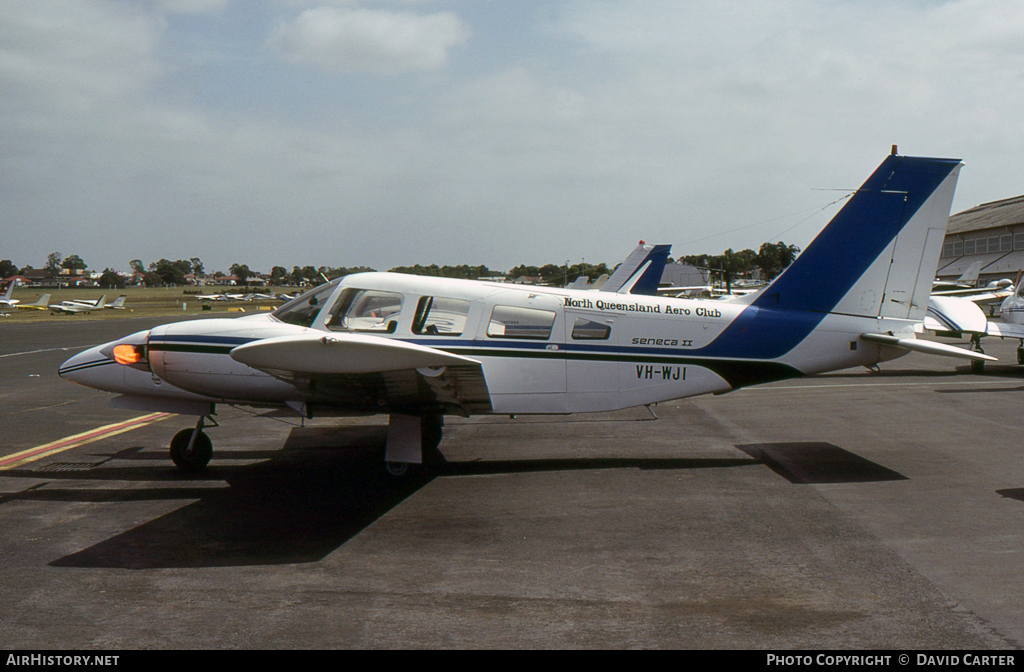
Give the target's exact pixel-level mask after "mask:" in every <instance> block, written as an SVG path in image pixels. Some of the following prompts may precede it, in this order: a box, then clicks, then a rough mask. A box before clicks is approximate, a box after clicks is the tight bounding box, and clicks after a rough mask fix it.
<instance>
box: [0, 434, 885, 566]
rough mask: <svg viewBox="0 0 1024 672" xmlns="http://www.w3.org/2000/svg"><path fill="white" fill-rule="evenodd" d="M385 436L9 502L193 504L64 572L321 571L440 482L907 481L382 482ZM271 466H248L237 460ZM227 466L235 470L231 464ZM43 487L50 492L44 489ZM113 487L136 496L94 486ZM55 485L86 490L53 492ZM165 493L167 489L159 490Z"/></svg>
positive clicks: (127, 461) (839, 465)
mask: <svg viewBox="0 0 1024 672" xmlns="http://www.w3.org/2000/svg"><path fill="white" fill-rule="evenodd" d="M386 432H387V428H386V427H378V426H355V427H353V426H348V427H326V428H303V429H299V428H296V429H294V430H292V432H291V434H290V435H289V437H288V439H287V440H286V442H285V444H284V446H283V447H282V448H281V449H279V450H268V451H235V450H222V451H220V452H219V453H217V455H216V456H215V462H214V463H213V464H211V466H210V467H209V468H208V469H207V471H206V472H204V473H203V474H202V475H199V476H197V477H194V478H192V479H190V480H185V479H183V477H182V476H181V474H180V473H179V472H177V471H176V470H175V468H174V467H173V466H171V465H170V463H169V460H168V458H166V457H165V456H164V455H163V454H158V453H155V452H152V451H147V452H142V451H143V449H142V448H141V447H135V448H130V449H127V450H123V451H121V452H119V453H116V454H114V455H108V456H106V457H105V458H104V461H102V462H99V463H95V464H89V463H57V464H50V465H45V466H43V467H40V468H37V469H33V470H12V471H7V472H5V476H13V477H24V478H28V479H32V480H33V481H34V483H33V485H31V486H30V487H28V488H26V489H25V490H23V491H21V492H17V493H10V494H7V495H0V505H2V504H3V503H4V502H5V501H11V500H30V501H55V502H109V503H129V504H130V503H132V502H156V501H162V502H167V501H174V500H181V501H182V502H186V504H184V505H183V506H181V507H180V508H177V509H175V510H174V511H171V512H169V513H166V514H164V515H162V516H159V517H157V518H154V519H153V520H151V521H149V522H146V523H143V524H141V525H138V526H137V527H134V528H132V529H129V530H127V531H125V532H123V533H121V534H118V535H116V536H114V537H111V538H109V539H106V540H104V541H101V542H99V543H97V544H95V545H93V546H91V547H89V548H86V549H83V550H81V551H79V552H77V553H73V554H71V555H67V556H65V557H62V558H59V559H58V560H55V561H53V562H52V563H50V564H51V566H55V567H92V568H99V567H102V568H123V569H149V568H173V567H230V566H256V565H274V564H286V563H304V562H317V561H319V560H322V559H323V558H324V557H326V556H327V555H328V554H330V553H331V552H333V551H335V550H336V549H338V548H339V547H340V546H342V545H343V544H345V543H346V542H347V541H348V540H350V539H352V538H353V537H354V536H356V535H357V534H359V532H360V531H362V530H363V529H365V528H366V527H367V526H369V525H370V524H371V523H373V522H374V521H376V520H377V519H379V518H381V517H382V516H384V515H385V514H387V513H388V512H389V511H390V510H392V509H393V508H394V507H396V506H397V505H399V504H400V503H401V502H402V501H404V500H405V499H407V498H408V497H410V496H412V495H413V494H415V493H416V492H417V491H419V490H420V489H421V488H423V487H424V486H426V485H427V484H428V483H430V482H431V481H433V480H434V479H435V478H446V477H461V476H472V475H484V474H488V475H494V474H514V473H532V472H553V471H579V470H594V469H650V470H691V469H721V468H732V467H749V466H756V465H765V466H768V467H769V468H771V469H772V470H773V471H775V472H776V473H778V474H780V475H781V476H783V477H784V478H786V479H788V480H789V481H790V482H792V483H799V484H806V483H856V482H870V481H886V480H899V479H903V478H905V477H904V476H902V475H900V474H898V473H896V472H894V471H891V470H889V469H887V468H885V467H883V466H881V465H878V464H875V463H873V462H870V461H869V460H865V459H864V458H861V457H859V456H857V455H855V454H853V453H850V452H848V451H846V450H843V449H842V448H839V447H838V446H835V445H832V444H829V443H817V442H802V443H774V444H751V445H741V446H737V448H739V449H740V450H741V451H743V452H745V453H746V454H747V455H749V456H750V459H747V458H718V459H702V458H680V459H670V458H666V459H650V458H593V459H586V458H573V459H538V460H502V461H466V462H446V461H444V458H443V456H441V455H440V453H437V454H436V456H435V458H434V459H433V460H431V462H432V463H431V464H430V465H429V466H428V467H427V468H425V469H423V470H421V471H420V472H418V473H416V474H412V475H409V476H406V477H405V478H402V479H393V478H391V477H389V476H387V475H385V473H384V469H383V466H382V465H383V450H384V441H385V436H386ZM232 459H234V460H247V461H251V460H253V459H261V460H263V461H261V462H257V463H248V464H235V465H232V464H230V460H232ZM225 463H227V464H225ZM39 481H43V482H42V483H40V482H39ZM103 481H118V482H120V483H124V482H125V481H128V482H138V483H140V484H142V483H144V484H146V485H139V486H137V487H127V488H126V487H123V486H120V487H116V488H113V487H111V488H103V487H96V486H97V484H100V483H102V482H103ZM54 482H58V483H59V482H65V483H68V484H73V483H76V482H77V483H78V484H80V485H85V486H86V487H68V488H60V487H54ZM161 483H166V485H161Z"/></svg>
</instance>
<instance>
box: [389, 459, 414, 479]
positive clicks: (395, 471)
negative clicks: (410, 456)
mask: <svg viewBox="0 0 1024 672" xmlns="http://www.w3.org/2000/svg"><path fill="white" fill-rule="evenodd" d="M384 469H386V470H387V472H388V476H393V477H394V478H401V477H402V476H405V475H406V474H407V473H409V463H408V462H385V463H384Z"/></svg>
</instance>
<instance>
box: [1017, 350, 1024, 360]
mask: <svg viewBox="0 0 1024 672" xmlns="http://www.w3.org/2000/svg"><path fill="white" fill-rule="evenodd" d="M1017 363H1018V364H1024V348H1017Z"/></svg>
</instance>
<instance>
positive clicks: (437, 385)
mask: <svg viewBox="0 0 1024 672" xmlns="http://www.w3.org/2000/svg"><path fill="white" fill-rule="evenodd" d="M231 358H232V359H234V360H236V361H238V362H241V363H243V364H246V365H248V366H251V367H253V368H254V369H259V370H260V371H263V372H265V373H267V374H269V375H272V376H274V377H275V378H278V379H279V380H283V381H285V382H288V383H290V384H292V385H294V386H295V387H296V388H297V389H299V390H301V391H302V392H303V393H304V395H305V396H306V397H308V398H310V399H311V400H312V401H313V402H314V404H315V402H316V401H317V400H322V401H329V402H331V404H332V405H336V404H339V403H340V404H343V405H345V406H349V407H352V408H353V409H355V410H363V411H372V412H392V413H406V414H410V415H422V414H428V413H451V414H456V415H471V414H477V413H485V412H487V411H490V410H491V399H490V394H489V392H488V390H487V382H486V380H485V378H484V373H483V369H482V367H481V365H480V362H478V361H477V360H475V359H471V358H469V357H462V356H460V355H455V354H451V353H448V352H444V351H442V350H438V349H436V348H429V347H426V346H422V345H416V344H414V343H405V342H403V341H399V340H395V339H388V338H381V337H378V336H370V335H364V334H347V333H343V334H328V335H319V334H304V335H301V336H282V337H277V338H268V339H264V340H261V341H255V342H252V343H246V344H244V345H240V346H238V347H236V348H234V349H233V350H232V351H231Z"/></svg>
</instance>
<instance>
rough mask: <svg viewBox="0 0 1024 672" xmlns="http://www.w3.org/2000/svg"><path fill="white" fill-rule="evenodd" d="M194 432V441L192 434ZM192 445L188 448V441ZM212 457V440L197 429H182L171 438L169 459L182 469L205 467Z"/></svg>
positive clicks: (200, 468) (197, 469)
mask: <svg viewBox="0 0 1024 672" xmlns="http://www.w3.org/2000/svg"><path fill="white" fill-rule="evenodd" d="M193 434H195V435H196V438H195V441H194V442H193V441H192V435H193ZM190 442H192V447H191V448H189V443H190ZM212 457H213V441H211V440H210V437H208V436H207V435H206V432H204V431H203V430H201V429H199V430H196V429H194V428H193V429H183V430H181V431H180V432H178V433H177V434H175V435H174V438H173V439H171V460H173V461H174V464H175V465H177V467H178V468H179V469H181V470H182V471H188V472H198V471H202V470H203V469H205V468H206V465H207V464H209V463H210V458H212Z"/></svg>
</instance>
